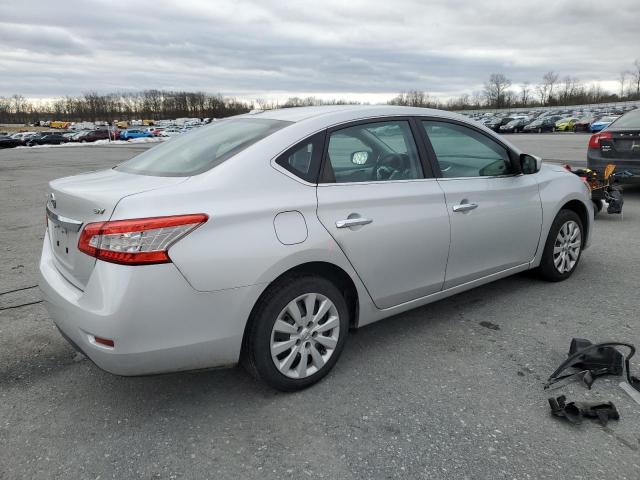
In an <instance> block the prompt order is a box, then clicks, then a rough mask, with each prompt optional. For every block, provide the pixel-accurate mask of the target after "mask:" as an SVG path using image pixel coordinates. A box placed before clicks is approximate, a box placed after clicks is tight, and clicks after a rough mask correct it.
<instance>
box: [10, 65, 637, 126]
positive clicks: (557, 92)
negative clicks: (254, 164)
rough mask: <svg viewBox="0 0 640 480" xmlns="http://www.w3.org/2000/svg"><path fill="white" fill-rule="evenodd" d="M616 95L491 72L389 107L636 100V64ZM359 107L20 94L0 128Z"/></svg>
mask: <svg viewBox="0 0 640 480" xmlns="http://www.w3.org/2000/svg"><path fill="white" fill-rule="evenodd" d="M618 83H619V90H618V91H617V92H609V91H606V90H604V89H603V88H602V86H601V85H599V84H597V83H593V84H590V85H588V84H585V83H583V82H581V81H580V80H579V79H577V78H575V77H572V76H570V75H566V76H564V77H561V76H560V74H559V73H557V72H553V71H550V72H547V73H545V74H544V75H543V76H542V79H541V81H540V82H538V83H535V84H532V83H530V82H523V83H521V84H519V85H513V82H512V81H511V80H510V79H509V78H507V76H506V75H504V74H503V73H492V74H491V75H490V76H489V79H488V80H487V81H486V82H485V84H484V87H483V89H482V90H477V91H474V92H473V93H471V94H468V93H465V94H462V95H459V96H457V97H453V98H450V99H448V100H446V101H443V100H440V99H438V98H436V97H434V96H432V95H430V94H429V93H428V92H424V91H420V90H413V91H409V92H403V93H400V94H398V95H397V96H395V97H394V98H392V99H391V100H389V102H388V103H389V104H391V105H407V106H414V107H429V108H440V109H445V110H469V109H480V108H516V107H546V106H564V105H581V104H597V103H609V102H617V101H624V100H640V60H636V61H635V62H634V63H633V68H632V69H630V70H625V71H623V72H621V73H620V76H619V77H618ZM357 103H359V102H354V101H349V100H341V99H340V100H336V99H333V100H324V99H318V98H316V97H306V98H300V97H290V98H288V99H287V100H285V101H284V102H283V103H279V102H274V101H268V100H261V99H257V100H253V101H250V102H249V101H243V100H239V99H235V98H227V97H223V96H222V95H220V94H217V95H211V94H207V93H204V92H186V91H171V90H145V91H142V92H125V93H108V94H99V93H97V92H93V91H92V92H87V93H84V94H82V95H79V96H66V97H62V98H57V99H54V100H50V101H44V102H42V101H41V102H34V101H31V100H28V99H27V98H25V97H24V96H22V95H18V94H16V95H12V96H10V97H2V96H0V123H36V122H39V121H46V120H61V121H68V122H84V121H89V122H95V121H98V120H101V121H109V122H111V121H113V120H133V119H151V120H159V119H172V118H181V117H189V118H207V117H209V118H223V117H228V116H231V115H237V114H240V113H246V112H248V111H249V110H251V109H252V108H259V109H270V108H288V107H301V106H316V105H346V104H357Z"/></svg>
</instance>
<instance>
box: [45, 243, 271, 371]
mask: <svg viewBox="0 0 640 480" xmlns="http://www.w3.org/2000/svg"><path fill="white" fill-rule="evenodd" d="M40 289H41V290H42V293H43V297H44V300H45V306H46V308H47V310H48V312H49V314H50V316H51V318H52V319H53V321H54V323H55V324H56V326H57V327H58V328H59V329H60V331H61V332H62V333H63V335H64V336H65V337H66V338H67V339H68V340H69V341H70V343H72V344H74V346H75V347H76V348H78V349H80V350H81V351H82V352H84V353H85V354H86V355H87V356H88V357H89V358H90V359H91V360H92V361H93V362H94V363H95V364H96V365H98V366H99V367H100V368H102V369H104V370H106V371H108V372H111V373H114V374H117V375H144V374H151V373H164V372H171V371H179V370H192V369H198V368H209V367H219V366H226V365H232V364H234V363H237V362H238V359H239V355H240V349H241V344H242V336H243V332H244V327H245V323H246V319H247V318H248V316H249V313H250V310H251V307H252V306H253V304H254V303H255V300H256V299H257V297H258V295H259V293H260V288H258V287H257V286H252V287H241V288H234V289H228V290H220V291H216V292H198V291H196V290H194V289H193V288H192V287H191V286H190V285H189V284H188V283H187V281H186V280H185V279H184V277H183V276H182V275H181V273H180V272H179V271H178V269H177V268H176V267H175V265H173V264H171V263H169V264H162V265H148V266H135V267H130V266H123V265H115V264H111V263H106V262H102V261H98V262H96V266H95V269H94V270H93V272H92V274H91V277H90V279H89V282H88V283H87V285H86V287H85V290H84V291H81V290H79V289H77V288H76V287H75V286H74V285H72V284H71V283H70V282H69V281H67V280H66V279H65V278H64V277H63V276H62V274H61V273H60V272H59V271H58V270H57V269H56V267H55V265H54V262H53V257H52V252H51V249H50V245H49V240H48V238H47V237H45V241H44V247H43V251H42V258H41V260H40ZM95 337H101V338H105V339H110V340H113V341H114V347H113V348H111V347H107V346H104V345H100V344H99V343H96V341H95Z"/></svg>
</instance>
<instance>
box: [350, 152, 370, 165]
mask: <svg viewBox="0 0 640 480" xmlns="http://www.w3.org/2000/svg"><path fill="white" fill-rule="evenodd" d="M368 159H369V152H367V151H361V152H353V153H352V154H351V163H354V164H356V165H364V164H365V163H367V160H368Z"/></svg>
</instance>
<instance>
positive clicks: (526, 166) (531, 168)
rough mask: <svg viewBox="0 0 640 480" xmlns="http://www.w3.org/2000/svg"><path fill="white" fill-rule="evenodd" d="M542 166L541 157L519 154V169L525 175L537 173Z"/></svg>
mask: <svg viewBox="0 0 640 480" xmlns="http://www.w3.org/2000/svg"><path fill="white" fill-rule="evenodd" d="M541 168H542V158H540V157H536V156H535V155H529V154H528V153H522V154H520V169H521V170H522V173H524V174H525V175H528V174H531V173H538V172H539V171H540V169H541Z"/></svg>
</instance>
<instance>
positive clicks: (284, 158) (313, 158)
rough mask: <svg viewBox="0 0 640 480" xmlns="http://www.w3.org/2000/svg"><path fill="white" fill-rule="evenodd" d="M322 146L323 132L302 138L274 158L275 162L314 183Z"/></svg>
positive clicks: (316, 178)
mask: <svg viewBox="0 0 640 480" xmlns="http://www.w3.org/2000/svg"><path fill="white" fill-rule="evenodd" d="M323 146H324V132H323V133H318V134H316V135H314V136H313V137H310V138H308V139H306V140H303V141H302V142H300V143H298V144H297V145H296V146H295V147H292V148H290V149H289V150H287V151H286V152H285V153H283V154H282V155H280V156H279V157H278V158H277V159H276V163H277V164H278V165H280V166H281V167H283V168H284V169H285V170H288V171H289V172H291V173H293V174H294V175H295V176H296V177H299V178H301V179H302V180H305V181H307V182H310V183H316V182H317V180H318V171H319V169H320V160H321V158H322V148H323Z"/></svg>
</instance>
